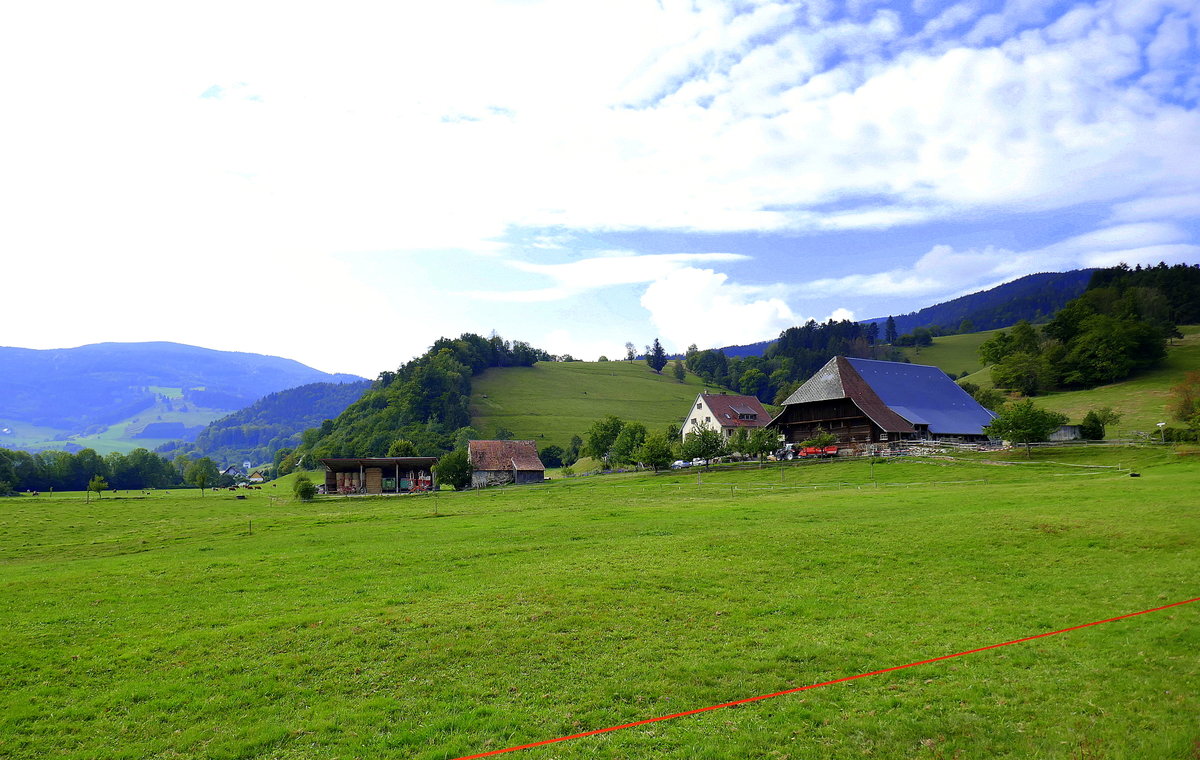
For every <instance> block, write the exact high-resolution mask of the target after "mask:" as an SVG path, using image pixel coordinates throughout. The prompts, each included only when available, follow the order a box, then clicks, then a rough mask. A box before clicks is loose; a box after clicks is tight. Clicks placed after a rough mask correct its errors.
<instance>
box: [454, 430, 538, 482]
mask: <svg viewBox="0 0 1200 760" xmlns="http://www.w3.org/2000/svg"><path fill="white" fill-rule="evenodd" d="M467 458H468V459H470V460H471V487H472V488H483V487H485V486H499V485H505V484H507V483H516V484H518V485H520V484H524V483H541V482H542V481H543V480H545V479H546V467H545V465H543V464H542V460H541V459H540V458H539V457H538V453H537V445H536V444H535V443H534V442H533V441H468V442H467Z"/></svg>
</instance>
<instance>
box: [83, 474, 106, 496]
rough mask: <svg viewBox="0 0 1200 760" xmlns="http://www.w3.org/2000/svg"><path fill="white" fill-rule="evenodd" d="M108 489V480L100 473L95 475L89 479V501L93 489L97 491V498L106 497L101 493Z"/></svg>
mask: <svg viewBox="0 0 1200 760" xmlns="http://www.w3.org/2000/svg"><path fill="white" fill-rule="evenodd" d="M106 490H108V482H107V481H105V480H104V478H103V477H101V476H99V475H93V476H92V479H91V480H89V481H88V484H87V492H88V501H89V502H90V501H91V500H92V492H93V491H95V492H96V498H97V499H102V498H104V497H103V496H101V493H102V492H103V491H106Z"/></svg>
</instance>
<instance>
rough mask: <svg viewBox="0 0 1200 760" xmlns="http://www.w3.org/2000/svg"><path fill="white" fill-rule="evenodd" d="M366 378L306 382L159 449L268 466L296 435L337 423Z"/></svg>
mask: <svg viewBox="0 0 1200 760" xmlns="http://www.w3.org/2000/svg"><path fill="white" fill-rule="evenodd" d="M370 387H371V381H370V380H361V381H359V382H356V383H309V384H308V385H301V386H299V387H296V388H289V389H287V390H283V391H277V392H276V393H271V394H268V395H266V396H263V397H262V398H260V399H259V400H258V401H255V402H254V403H253V404H251V405H250V406H248V407H246V408H245V409H241V410H239V411H237V412H234V413H233V414H230V415H228V416H226V417H222V418H221V419H219V420H216V421H215V422H213V423H211V424H209V426H208V427H206V428H204V430H202V431H200V434H199V435H198V436H196V440H195V442H194V443H190V444H189V443H185V442H181V441H179V442H174V443H170V444H165V445H163V446H160V447H159V448H158V451H159V452H162V453H170V454H181V453H184V454H195V455H196V456H207V457H212V458H213V459H214V460H215V461H217V462H223V463H239V462H242V461H244V460H249V461H251V462H269V461H271V457H272V456H273V455H274V454H275V452H276V451H278V450H279V449H282V448H294V447H295V446H297V445H299V444H300V434H301V433H303V432H304V431H305V430H307V429H308V428H313V427H319V426H320V425H321V423H322V421H324V420H327V419H335V418H336V417H337V416H338V415H339V414H341V413H342V412H344V411H345V410H346V407H348V406H350V405H351V404H353V403H354V402H355V401H358V399H359V398H361V397H362V395H363V394H364V393H366V391H367V389H368V388H370Z"/></svg>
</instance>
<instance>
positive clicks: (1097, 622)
mask: <svg viewBox="0 0 1200 760" xmlns="http://www.w3.org/2000/svg"><path fill="white" fill-rule="evenodd" d="M1192 602H1200V597H1196V598H1194V599H1186V600H1184V601H1182V602H1173V603H1172V604H1164V605H1163V606H1161V607H1154V608H1152V609H1148V610H1141V611H1140V612H1130V613H1128V614H1125V615H1118V616H1117V617H1111V618H1108V619H1106V620H1095V621H1093V622H1091V623H1084V624H1082V625H1073V626H1071V627H1070V628H1061V629H1059V630H1057V631H1049V632H1047V633H1039V634H1036V635H1034V636H1026V637H1025V638H1023V639H1013V640H1012V641H1005V642H1003V643H1001V644H990V645H988V646H986V647H979V648H978V649H968V650H967V651H965V652H955V653H954V654H946V655H942V656H941V657H934V658H933V659H930V660H920V661H919V662H910V663H908V664H907V665H896V666H894V667H891V668H884V669H882V670H872V671H871V672H869V673H859V674H858V675H855V676H846V677H845V678H836V679H834V680H832V681H822V682H821V683H814V684H809V685H808V686H800V687H798V688H795V689H788V690H787V691H777V692H775V693H774V694H760V695H759V696H757V697H747V698H745V699H738V700H735V701H733V702H722V703H721V704H719V705H711V706H709V707H701V708H699V709H696V710H687V711H686V712H680V713H675V714H673V715H660V716H659V717H657V718H647V719H646V720H639V721H636V722H634V723H624V724H622V725H620V726H609V727H608V728H597V729H595V730H593V731H584V732H583V733H580V734H571V735H570V736H560V737H558V738H557V739H546V740H544V741H540V742H533V743H532V744H522V745H520V746H517V747H506V748H505V749H495V750H492V751H490V752H480V753H479V754H477V755H463V756H462V757H458V758H455V759H454V760H475V758H480V757H492V756H493V755H503V754H505V753H507V752H516V751H517V750H522V749H532V748H533V747H544V746H546V745H547V744H558V743H559V742H565V741H569V740H571V739H582V738H584V737H585V736H596V735H597V734H607V733H609V732H611V731H620V730H621V729H624V728H636V727H637V726H644V725H647V724H649V723H658V722H659V721H663V720H674V719H675V718H683V717H686V716H688V715H696V714H699V713H703V712H709V711H710V710H720V709H721V708H724V707H733V706H734V705H744V704H747V703H749V702H758V701H760V700H763V699H772V698H774V697H782V696H784V695H786V694H795V693H796V692H800V691H808V690H809V689H818V688H820V687H822V686H832V685H833V684H835V683H845V682H846V681H853V680H855V679H858V678H866V677H867V676H877V675H879V674H881V673H891V672H892V671H895V670H904V669H905V668H915V667H916V666H918V665H928V664H930V663H932V662H941V661H942V660H950V659H953V658H955V657H962V656H963V655H968V654H975V653H976V652H986V651H987V650H989V649H999V648H1000V647H1007V646H1011V645H1013V644H1020V643H1022V642H1025V641H1033V640H1034V639H1041V638H1045V637H1047V636H1057V635H1058V634H1060V633H1067V632H1069V631H1078V630H1079V629H1080V628H1088V627H1090V626H1093V625H1100V624H1102V623H1112V622H1115V621H1117V620H1124V619H1125V618H1131V617H1136V616H1138V615H1145V614H1147V613H1150V612H1160V611H1162V610H1169V609H1171V608H1172V607H1180V606H1182V605H1185V604H1191V603H1192Z"/></svg>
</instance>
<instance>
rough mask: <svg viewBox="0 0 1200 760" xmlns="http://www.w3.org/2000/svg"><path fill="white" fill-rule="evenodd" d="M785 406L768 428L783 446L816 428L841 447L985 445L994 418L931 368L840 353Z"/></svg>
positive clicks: (943, 373)
mask: <svg viewBox="0 0 1200 760" xmlns="http://www.w3.org/2000/svg"><path fill="white" fill-rule="evenodd" d="M783 403H784V409H783V411H782V412H780V413H779V415H778V416H776V417H775V419H773V420H771V422H770V424H771V427H773V428H776V429H777V430H779V432H780V433H781V434H783V436H784V440H786V441H788V442H798V441H804V440H808V439H811V438H813V437H814V435H815V434H816V433H817V430H818V428H820V429H823V430H826V431H828V432H830V433H833V434H834V435H836V436H837V437H838V442H839V443H843V444H854V443H878V442H880V441H897V440H919V439H934V440H946V441H962V442H970V441H983V440H987V435H986V434H985V433H984V432H983V428H984V427H985V426H986V425H988V424H990V423H991V421H992V419H993V418H994V417H995V415H994V414H993V413H992V412H989V411H988V410H987V409H984V408H983V407H982V406H980V405H979V403H978V402H976V401H975V399H973V398H971V396H970V394H968V393H967V392H966V391H964V390H963V389H962V388H960V387H959V386H958V384H956V383H955V382H954V381H953V380H951V379H950V378H949V376H947V375H946V373H945V372H943V371H942V370H940V369H938V368H937V367H928V366H925V365H921V364H903V363H900V362H884V361H876V360H874V359H849V358H846V357H844V356H837V357H834V358H833V359H830V360H829V362H828V363H827V364H826V365H825V366H824V367H822V368H821V369H819V370H817V373H816V374H815V375H813V376H812V377H811V378H809V380H808V381H807V382H806V383H804V384H803V385H801V386H800V387H799V388H797V389H796V392H795V393H793V394H792V395H791V396H788V398H787V400H786V401H784V402H783Z"/></svg>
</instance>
